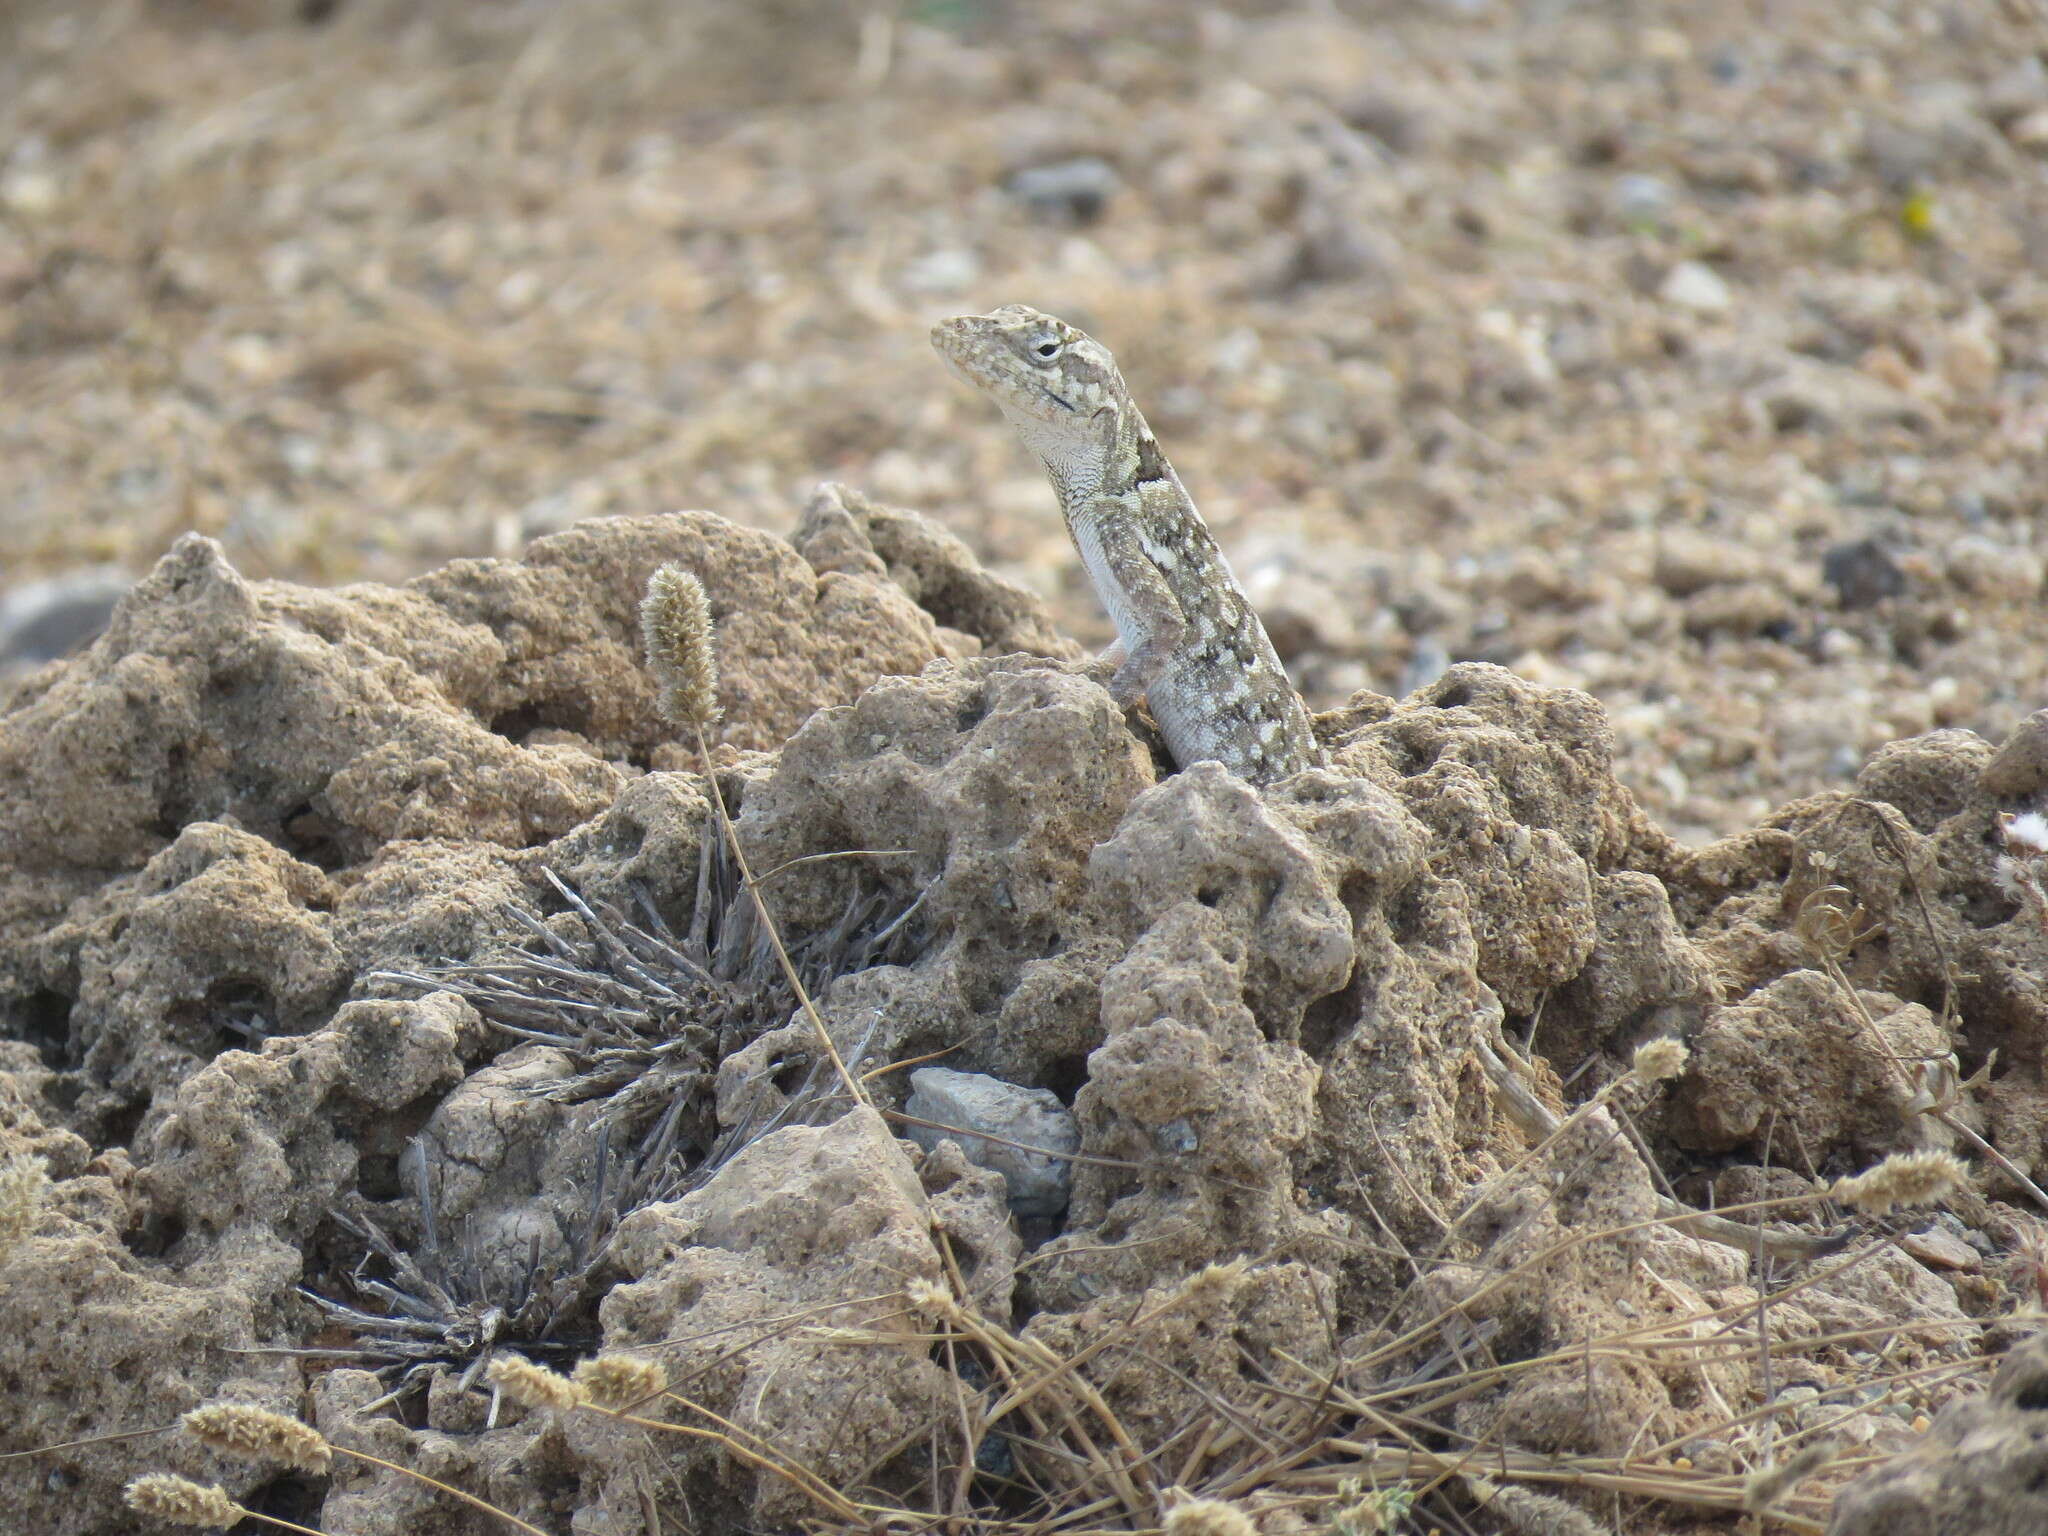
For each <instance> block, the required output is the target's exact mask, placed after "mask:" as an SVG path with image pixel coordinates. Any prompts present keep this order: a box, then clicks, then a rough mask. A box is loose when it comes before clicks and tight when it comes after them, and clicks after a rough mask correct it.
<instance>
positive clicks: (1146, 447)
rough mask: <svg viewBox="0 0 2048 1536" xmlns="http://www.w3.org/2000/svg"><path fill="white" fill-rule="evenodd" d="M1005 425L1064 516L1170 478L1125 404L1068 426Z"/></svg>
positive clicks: (1140, 421)
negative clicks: (1040, 468)
mask: <svg viewBox="0 0 2048 1536" xmlns="http://www.w3.org/2000/svg"><path fill="white" fill-rule="evenodd" d="M1011 421H1012V422H1013V423H1014V425H1015V426H1016V428H1017V435H1018V436H1019V437H1020V438H1021V439H1022V440H1023V442H1024V445H1025V446H1026V447H1027V448H1029V449H1030V450H1031V452H1032V453H1033V454H1034V455H1035V456H1036V457H1037V459H1038V461H1039V463H1041V464H1043V465H1044V466H1045V473H1046V478H1048V479H1049V480H1051V481H1052V483H1053V487H1054V489H1055V490H1057V491H1058V493H1059V498H1060V504H1061V505H1062V506H1063V507H1065V508H1066V509H1067V510H1068V511H1069V512H1072V511H1074V510H1076V509H1077V508H1080V507H1083V506H1085V505H1087V503H1089V502H1090V501H1093V500H1094V499H1095V498H1096V497H1098V496H1122V495H1125V494H1127V493H1128V492H1130V491H1132V490H1134V489H1136V488H1137V487H1138V485H1139V484H1140V483H1142V482H1143V481H1145V480H1147V479H1161V478H1164V477H1166V476H1167V475H1170V474H1171V473H1172V471H1171V470H1169V469H1167V468H1166V460H1165V458H1164V456H1163V455H1161V453H1160V452H1159V445H1158V443H1157V442H1155V441H1154V440H1153V437H1152V432H1151V429H1150V428H1149V427H1147V426H1146V425H1145V418H1144V417H1143V416H1142V415H1140V414H1139V413H1138V408H1137V407H1136V406H1135V405H1132V404H1131V403H1130V401H1129V399H1128V398H1126V399H1122V400H1119V401H1115V402H1113V403H1112V404H1110V405H1106V406H1104V407H1103V408H1102V409H1101V410H1099V411H1097V412H1095V413H1094V415H1092V416H1090V417H1086V418H1083V419H1080V420H1075V421H1071V422H1048V421H1041V420H1037V419H1033V418H1028V417H1022V416H1013V417H1012V418H1011Z"/></svg>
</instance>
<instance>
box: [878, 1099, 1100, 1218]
mask: <svg viewBox="0 0 2048 1536" xmlns="http://www.w3.org/2000/svg"><path fill="white" fill-rule="evenodd" d="M903 1112H904V1113H905V1114H908V1115H914V1116H916V1117H917V1118H918V1119H920V1120H930V1121H932V1122H934V1123H935V1124H937V1125H949V1126H958V1127H960V1129H961V1130H962V1131H963V1132H967V1133H974V1132H979V1133H980V1134H979V1135H976V1134H965V1135H949V1134H948V1133H947V1132H945V1131H941V1130H934V1129H932V1128H931V1127H930V1126H923V1125H912V1126H906V1127H905V1128H904V1134H905V1135H906V1136H908V1137H909V1138H910V1139H911V1140H912V1141H914V1142H916V1143H917V1144H918V1145H919V1146H920V1147H923V1148H924V1149H925V1150H926V1151H930V1150H931V1149H932V1148H934V1147H936V1146H937V1145H938V1144H939V1143H940V1142H942V1141H957V1142H958V1143H960V1146H961V1149H962V1150H963V1151H965V1152H966V1154H967V1160H968V1161H969V1162H970V1163H975V1164H978V1165H979V1166H981V1167H983V1168H992V1169H994V1170H995V1171H996V1172H997V1173H1000V1174H1001V1175H1002V1176H1003V1182H1004V1184H1006V1185H1007V1186H1008V1187H1009V1191H1010V1209H1011V1210H1012V1211H1014V1212H1016V1213H1017V1214H1018V1215H1019V1216H1056V1215H1058V1214H1059V1213H1060V1212H1061V1211H1063V1210H1065V1209H1066V1206H1067V1197H1068V1194H1069V1191H1070V1190H1071V1188H1072V1185H1073V1164H1072V1163H1070V1162H1069V1161H1068V1160H1067V1157H1065V1156H1051V1157H1049V1156H1046V1155H1045V1154H1044V1153H1037V1152H1029V1151H1026V1150H1024V1148H1025V1147H1043V1148H1045V1149H1046V1152H1051V1153H1065V1154H1072V1153H1075V1152H1078V1151H1080V1150H1081V1131H1080V1128H1079V1126H1077V1125H1076V1124H1075V1123H1074V1117H1073V1115H1072V1114H1071V1113H1070V1112H1069V1111H1068V1110H1067V1108H1066V1106H1065V1105H1063V1104H1061V1103H1060V1101H1059V1099H1058V1097H1057V1096H1056V1095H1054V1094H1053V1093H1051V1092H1050V1091H1048V1090H1047V1089H1044V1088H1020V1087H1018V1086H1017V1085H1016V1084H1015V1083H1006V1082H1004V1081H1003V1080H1002V1079H1001V1078H996V1077H989V1076H986V1075H985V1074H983V1073H980V1072H955V1071H952V1070H951V1069H950V1068H947V1067H920V1068H919V1069H918V1070H917V1071H915V1072H913V1073H911V1074H910V1098H909V1101H908V1102H907V1103H905V1104H904V1106H903ZM989 1137H997V1138H1000V1139H999V1140H988V1139H987V1138H989ZM1013 1142H1020V1143H1022V1144H1023V1145H1022V1146H1013V1145H1011V1143H1013Z"/></svg>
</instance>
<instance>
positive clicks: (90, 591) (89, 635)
mask: <svg viewBox="0 0 2048 1536" xmlns="http://www.w3.org/2000/svg"><path fill="white" fill-rule="evenodd" d="M127 590H128V577H127V576H126V575H125V574H124V573H122V572H121V571H119V570H116V569H114V568H113V567H111V566H95V567H93V568H92V569H89V570H82V571H69V572H66V573H65V574H64V575H62V576H52V577H49V578H48V579H46V580H43V581H31V582H27V583H25V584H24V585H22V586H19V587H16V588H15V589H14V590H13V591H12V592H9V593H8V594H7V595H6V596H5V597H0V671H5V670H8V669H11V668H16V667H23V666H37V665H40V664H41V663H43V662H46V661H54V660H56V659H57V658H58V657H59V656H68V655H70V654H71V653H72V652H73V651H75V650H77V649H79V648H80V647H81V646H84V645H86V644H89V643H90V642H91V641H92V640H93V639H94V638H95V637H96V636H97V635H98V634H99V632H100V631H101V630H103V629H105V628H106V627H107V620H108V619H110V618H111V617H113V613H114V604H116V603H118V602H119V601H120V600H121V594H122V593H124V592H126V591H127Z"/></svg>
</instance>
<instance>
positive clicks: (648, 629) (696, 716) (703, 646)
mask: <svg viewBox="0 0 2048 1536" xmlns="http://www.w3.org/2000/svg"><path fill="white" fill-rule="evenodd" d="M640 637H641V640H642V641H643V643H644V644H645V645H646V647H647V670H648V671H650V672H652V673H653V674H654V677H655V681H657V682H658V683H660V684H661V704H660V708H661V713H662V718H663V719H665V720H667V721H669V722H670V723H671V724H672V725H677V726H681V727H683V728H684V729H686V730H693V731H699V732H705V731H709V730H710V729H711V727H712V726H713V725H715V724H716V723H717V721H718V656H717V652H716V651H714V650H713V649H712V644H711V600H710V599H709V598H708V597H706V596H705V595H704V583H703V582H701V581H699V580H698V579H697V578H696V576H695V575H693V574H692V573H691V572H689V571H686V570H684V569H683V568H682V567H681V566H680V565H664V566H663V567H661V569H659V570H658V571H656V572H655V573H654V574H653V575H652V576H651V577H649V578H648V581H647V596H646V597H645V598H643V599H642V600H641V603H640Z"/></svg>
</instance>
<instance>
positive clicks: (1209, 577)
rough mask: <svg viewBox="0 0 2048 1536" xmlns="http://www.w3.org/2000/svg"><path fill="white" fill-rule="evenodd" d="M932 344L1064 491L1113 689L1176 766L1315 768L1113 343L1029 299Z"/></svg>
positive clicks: (1290, 704) (1219, 556) (1249, 776)
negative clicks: (1104, 637)
mask: <svg viewBox="0 0 2048 1536" xmlns="http://www.w3.org/2000/svg"><path fill="white" fill-rule="evenodd" d="M932 345H933V346H934V347H936V348H937V349H938V352H939V355H940V356H941V357H942V358H944V359H945V360H946V362H947V363H948V364H949V365H950V366H951V367H952V369H953V371H954V372H955V373H958V374H959V375H960V376H961V377H962V378H964V379H965V380H967V382H968V383H970V384H972V385H974V386H975V387H976V388H978V389H980V390H982V391H983V392H984V393H986V394H987V395H988V396H989V397H990V398H991V399H993V400H994V401H995V403H996V404H997V406H999V407H1000V408H1001V409H1002V413H1003V414H1004V415H1005V416H1007V417H1008V418H1009V419H1010V423H1011V425H1012V426H1014V427H1015V428H1016V429H1017V434H1018V436H1019V437H1021V438H1022V439H1023V440H1024V445H1025V447H1027V448H1029V449H1030V450H1031V451H1032V452H1033V453H1034V454H1036V455H1037V456H1038V459H1039V462H1040V463H1042V464H1044V466H1045V472H1046V474H1047V476H1049V477H1050V478H1051V480H1052V484H1053V489H1054V490H1055V491H1057V492H1058V493H1059V498H1060V510H1061V511H1062V512H1063V513H1064V514H1065V517H1066V521H1067V532H1068V533H1069V534H1071V535H1072V536H1073V540H1074V547H1075V549H1076V550H1078V551H1079V552H1080V555H1081V563H1082V564H1083V565H1084V566H1086V567H1087V570H1088V578H1089V580H1090V581H1091V582H1092V583H1093V584H1094V587H1095V593H1096V596H1098V597H1099V598H1101V599H1102V606H1103V607H1104V608H1106V609H1107V610H1108V611H1109V616H1110V618H1111V619H1112V620H1114V621H1115V624H1116V631H1117V640H1116V643H1115V644H1114V645H1112V646H1111V647H1110V648H1109V649H1108V650H1107V651H1105V652H1104V653H1103V659H1104V661H1105V662H1108V663H1110V664H1112V665H1114V666H1115V668H1116V670H1115V672H1114V673H1113V674H1112V675H1111V677H1110V679H1109V691H1110V695H1111V697H1113V698H1114V699H1115V700H1116V701H1117V703H1118V704H1120V705H1122V706H1124V707H1125V708H1129V707H1131V706H1132V705H1134V704H1135V703H1137V701H1138V700H1139V699H1141V698H1142V699H1143V700H1144V701H1145V702H1146V703H1147V704H1148V705H1149V706H1150V707H1151V710H1152V718H1153V719H1154V720H1155V721H1157V722H1158V724H1159V734H1160V735H1161V736H1162V737H1164V738H1165V740H1166V749H1167V751H1169V752H1170V753H1172V754H1173V760H1174V763H1175V764H1176V765H1177V766H1179V767H1182V768H1185V767H1187V766H1188V765H1189V764H1190V763H1196V762H1204V761H1212V760H1213V761H1215V762H1220V763H1222V764H1223V766H1224V767H1226V768H1228V769H1230V770H1231V771H1232V772H1233V773H1236V774H1238V775H1239V776H1241V777H1242V778H1244V779H1246V780H1248V781H1249V782H1251V783H1253V784H1270V783H1272V782H1273V781H1274V780H1275V779H1281V778H1285V777H1286V776H1287V775H1288V774H1290V773H1297V772H1299V771H1300V770H1301V769H1303V768H1307V767H1310V766H1312V765H1314V764H1316V763H1318V762H1320V761H1321V760H1322V754H1321V751H1320V749H1319V748H1318V747H1317V745H1316V739H1315V735H1314V733H1313V732H1312V731H1311V730H1310V729H1309V721H1308V710H1307V708H1306V707H1305V706H1304V705H1303V704H1302V702H1301V695H1300V694H1298V693H1296V692H1295V691H1294V685H1293V684H1292V683H1290V682H1288V680H1287V673H1286V671H1285V670H1284V669H1283V668H1282V667H1281V665H1280V658H1279V656H1278V655H1276V654H1275V653H1274V650H1273V642H1272V640H1271V639H1270V638H1269V637H1268V636H1267V634H1266V626H1265V625H1263V624H1261V623H1260V622H1259V616H1258V615H1257V614H1256V613H1254V612H1252V605H1251V603H1250V602H1249V601H1248V600H1247V599H1246V598H1245V595H1244V588H1243V587H1241V586H1239V585H1238V580H1237V577H1236V576H1235V575H1234V574H1233V573H1232V571H1231V569H1230V564H1229V562H1228V561H1227V560H1225V559H1224V558H1223V551H1222V550H1221V549H1219V548H1218V547H1217V545H1216V539H1215V537H1214V535H1212V534H1211V533H1210V532H1209V526H1208V524H1206V523H1204V522H1203V521H1202V515H1201V513H1199V512H1197V511H1196V510H1195V504H1194V502H1192V501H1191V500H1189V499H1188V493H1187V491H1186V490H1185V489H1184V488H1183V487H1182V485H1181V483H1180V476H1178V475H1176V474H1175V473H1174V472H1173V466H1172V465H1171V464H1169V463H1167V462H1166V455H1165V454H1163V453H1161V452H1160V451H1159V444H1158V442H1157V440H1156V439H1154V437H1153V436H1152V430H1151V428H1149V427H1147V426H1146V425H1145V418H1144V417H1143V416H1142V415H1140V414H1139V411H1138V408H1137V406H1135V405H1134V404H1132V403H1131V395H1130V391H1129V390H1128V389H1127V388H1125V386H1124V381H1123V375H1122V374H1120V373H1118V372H1117V366H1116V359H1115V358H1113V357H1111V356H1110V355H1109V349H1108V348H1106V347H1104V346H1103V345H1102V344H1101V343H1100V342H1098V341H1096V340H1095V339H1094V338H1092V337H1090V336H1088V335H1086V334H1084V333H1083V332H1081V331H1077V330H1075V329H1074V327H1072V326H1071V325H1068V324H1067V323H1066V322H1064V321H1062V320H1056V319H1054V318H1053V317H1052V316H1051V315H1046V314H1041V313H1039V311H1037V310H1035V309H1031V308H1028V307H1027V306H1025V305H1022V304H1006V305H1004V306H1003V307H1002V308H1001V309H998V310H995V311H993V312H992V313H989V314H986V315H961V316H959V317H958V318H956V319H952V320H942V321H940V322H939V323H938V324H937V325H935V326H933V327H932Z"/></svg>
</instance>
